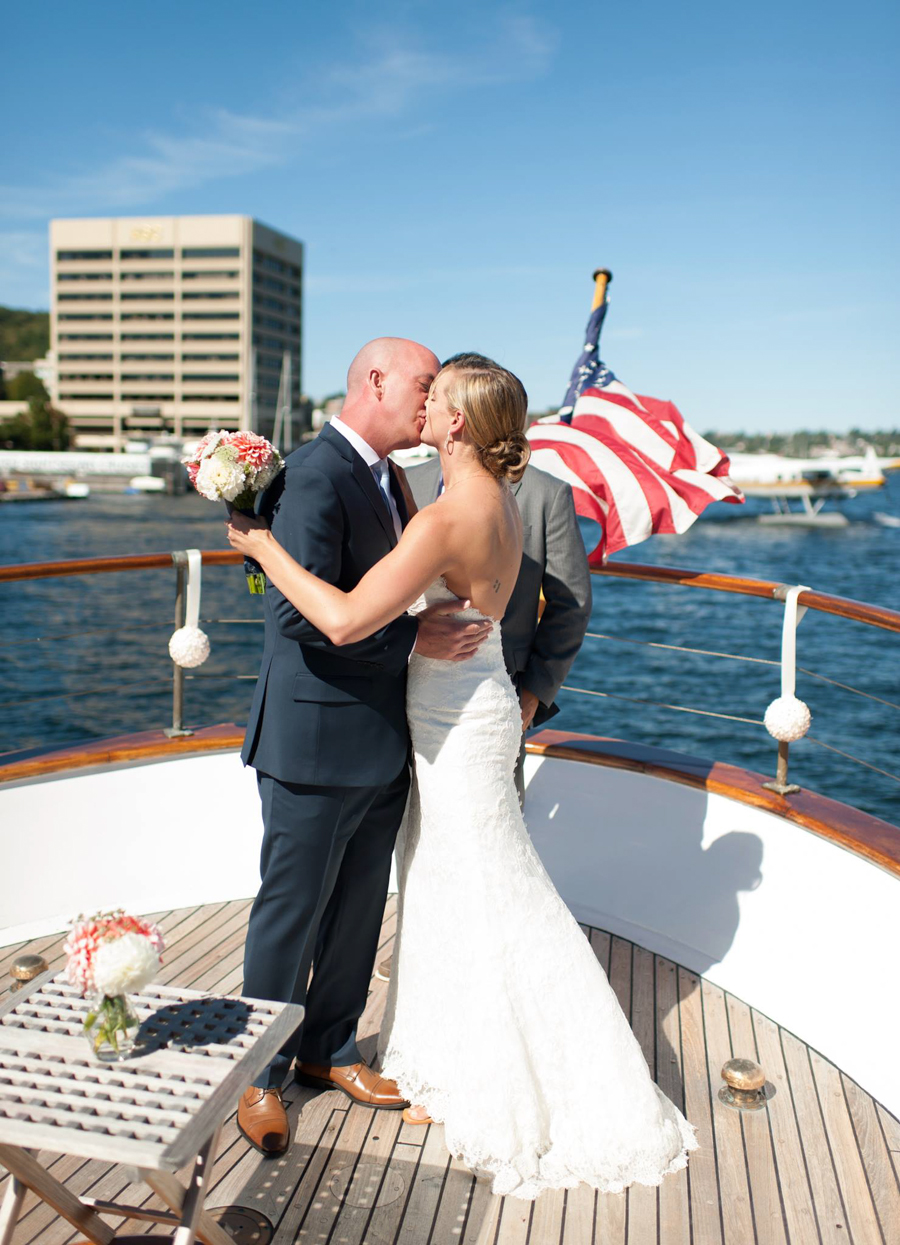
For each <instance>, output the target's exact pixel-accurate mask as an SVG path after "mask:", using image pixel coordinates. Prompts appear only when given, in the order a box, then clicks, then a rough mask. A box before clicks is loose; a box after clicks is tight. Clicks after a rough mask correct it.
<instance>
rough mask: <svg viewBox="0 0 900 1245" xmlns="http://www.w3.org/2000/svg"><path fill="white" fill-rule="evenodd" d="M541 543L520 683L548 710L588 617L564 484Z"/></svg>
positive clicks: (586, 585)
mask: <svg viewBox="0 0 900 1245" xmlns="http://www.w3.org/2000/svg"><path fill="white" fill-rule="evenodd" d="M545 542H546V543H545V565H544V578H543V584H542V588H543V593H544V600H545V601H546V605H545V607H544V612H543V614H542V615H541V619H540V622H539V623H538V627H537V631H536V632H535V636H534V644H533V645H532V649H531V656H530V657H529V660H528V665H527V666H526V668H525V670H524V671H523V672H522V675H521V680H520V682H521V686H522V687H525V688H527V689H528V691H530V692H533V693H534V695H535V696H537V698H538V700H539V701H540V702H541V704H542V705H544V706H546V707H547V708H549V707H550V706H551V705H552V704H553V702H554V700H555V699H556V696H557V694H558V692H559V689H560V687H561V685H562V684H563V683H564V682H565V678H566V675H567V674H568V673H569V669H570V667H571V665H572V662H573V661H574V660H575V658H576V656H577V655H578V651H579V649H580V648H581V645H582V642H583V640H584V633H585V631H587V625H588V620H589V619H590V616H591V602H592V597H591V573H590V571H589V569H588V564H587V557H586V555H585V552H584V541H583V540H582V539H581V531H580V529H579V527H578V520H577V518H576V516H575V503H574V500H573V498H572V490H571V488H570V487H569V486H568V485H565V486H564V487H562V488H561V489H559V491H558V492H557V494H556V496H555V498H554V499H553V503H552V505H551V507H550V510H549V514H548V516H547V520H546V531H545Z"/></svg>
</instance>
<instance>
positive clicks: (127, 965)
mask: <svg viewBox="0 0 900 1245" xmlns="http://www.w3.org/2000/svg"><path fill="white" fill-rule="evenodd" d="M158 972H159V956H158V955H157V953H156V952H155V951H154V950H153V947H152V946H151V945H150V942H149V940H148V939H146V938H144V937H143V936H142V935H141V934H121V935H120V936H119V937H118V938H113V939H111V940H110V941H109V942H103V943H101V944H100V946H99V947H98V948H97V952H96V954H95V956H94V985H95V987H96V989H97V990H98V991H99V993H100V994H105V995H108V996H109V997H110V998H112V997H114V996H115V995H117V994H127V993H128V992H129V991H132V990H143V988H144V987H145V986H149V984H150V982H151V981H152V980H153V978H154V977H155V976H156V974H157V973H158Z"/></svg>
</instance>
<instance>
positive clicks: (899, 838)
mask: <svg viewBox="0 0 900 1245" xmlns="http://www.w3.org/2000/svg"><path fill="white" fill-rule="evenodd" d="M243 742H244V728H243V727H242V726H236V725H235V724H234V723H233V722H223V723H219V724H218V725H216V726H208V727H204V728H201V729H198V730H196V731H195V733H194V734H193V735H188V736H183V737H181V738H176V739H171V738H169V736H167V735H166V734H165V732H164V731H160V730H157V731H143V732H142V733H140V734H137V735H120V736H117V737H114V738H111V739H95V740H90V741H89V742H85V743H80V744H71V745H68V746H66V747H62V748H53V747H50V748H36V749H32V750H29V751H26V752H8V753H5V754H3V755H0V790H2V788H3V786H4V785H5V784H6V783H17V782H25V781H34V780H35V779H40V778H49V777H51V776H52V775H56V776H59V775H63V774H74V773H77V772H78V771H80V770H81V771H83V770H87V769H92V770H102V769H104V768H105V767H107V766H114V765H134V764H147V763H149V762H152V761H169V760H172V759H173V758H176V757H183V758H184V757H191V756H197V755H200V754H204V753H213V752H237V751H239V749H240V748H241V746H242V744H243ZM526 750H527V751H528V752H530V753H532V754H533V755H537V756H544V757H555V758H556V759H558V760H562V761H580V762H583V763H586V764H590V765H602V766H606V767H607V768H611V769H624V770H631V771H634V772H638V773H643V774H647V775H649V776H650V777H653V778H661V779H664V780H666V781H668V782H674V783H678V784H682V785H685V786H689V787H697V788H699V789H701V790H706V791H709V792H713V793H716V794H719V795H724V796H727V797H728V798H729V799H732V800H736V801H738V802H739V803H742V804H749V805H750V806H751V807H753V808H759V809H762V810H763V811H765V812H768V813H774V814H775V816H776V817H780V818H781V819H783V820H784V821H790V822H793V823H794V824H795V825H798V826H802V827H803V828H804V829H805V830H810V831H812V832H813V833H814V834H817V835H819V836H820V837H821V838H824V839H829V840H830V841H831V842H832V843H834V844H836V845H837V846H838V847H843V848H846V849H847V850H848V851H851V852H854V853H855V854H856V855H857V856H862V857H863V858H864V859H865V860H869V861H871V862H872V863H873V864H876V865H879V866H880V867H881V868H882V869H887V870H888V872H889V873H891V874H893V875H894V877H896V878H898V879H900V828H898V827H897V826H892V825H891V824H890V823H889V822H886V821H882V820H881V819H880V818H878V817H873V816H871V815H870V814H868V813H863V812H861V811H860V810H859V809H856V808H851V807H850V806H849V805H846V804H841V803H839V802H838V801H836V800H832V799H829V798H828V797H827V796H824V795H817V794H816V793H815V792H812V791H800V792H798V793H797V794H796V795H791V796H789V797H785V796H782V795H776V794H775V793H774V792H772V791H769V790H767V789H766V788H765V787H764V786H763V783H764V782H765V775H764V774H757V773H754V772H753V771H752V770H745V769H741V768H740V767H738V766H735V765H726V764H723V763H722V762H720V761H704V760H703V759H701V758H699V757H695V756H688V755H686V754H683V753H679V752H673V751H671V750H669V749H663V748H652V747H649V746H647V745H645V744H634V743H629V742H626V741H625V740H621V739H609V738H604V737H602V736H596V735H579V734H573V733H571V732H568V731H557V730H552V729H549V728H544V730H541V731H537V732H536V733H535V734H533V735H531V736H530V737H529V739H528V742H527V744H526Z"/></svg>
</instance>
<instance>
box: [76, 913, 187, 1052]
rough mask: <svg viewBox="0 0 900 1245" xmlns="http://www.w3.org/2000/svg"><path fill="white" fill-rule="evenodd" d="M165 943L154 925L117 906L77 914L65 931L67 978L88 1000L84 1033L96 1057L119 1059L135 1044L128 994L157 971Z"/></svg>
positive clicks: (134, 1021) (133, 1014)
mask: <svg viewBox="0 0 900 1245" xmlns="http://www.w3.org/2000/svg"><path fill="white" fill-rule="evenodd" d="M164 945H165V944H164V942H163V936H162V933H161V932H160V930H159V927H158V926H157V925H154V924H153V922H152V921H142V920H141V919H140V917H135V916H129V915H128V914H127V913H125V912H123V911H122V910H121V909H118V910H117V911H115V912H98V913H96V914H95V915H94V916H92V917H79V918H78V920H77V921H76V922H75V924H74V925H73V926H72V928H71V930H70V931H69V936H68V938H67V939H66V942H65V945H64V946H63V950H64V951H65V953H66V957H67V959H66V976H67V977H68V979H69V982H70V983H71V984H72V985H73V986H75V987H76V988H77V989H79V990H80V991H81V994H82V996H83V997H84V998H87V997H89V996H90V998H91V1010H90V1011H89V1012H88V1014H87V1016H86V1018H85V1021H84V1034H85V1037H86V1038H87V1040H88V1042H89V1043H90V1045H91V1049H92V1050H93V1052H94V1054H95V1055H97V1057H98V1058H100V1059H104V1060H113V1059H122V1058H124V1056H125V1055H126V1054H127V1053H128V1051H129V1050H131V1048H132V1047H133V1045H134V1038H135V1034H136V1033H137V1030H138V1026H139V1023H140V1022H139V1020H138V1016H137V1013H136V1012H135V1010H134V1008H133V1006H132V1005H131V1003H130V1002H129V1000H128V997H127V995H128V992H129V991H134V990H143V989H144V987H145V986H148V985H149V984H150V982H151V981H152V980H153V978H154V977H155V976H156V974H157V973H158V972H159V966H160V962H161V961H160V956H161V954H162V951H163V948H164Z"/></svg>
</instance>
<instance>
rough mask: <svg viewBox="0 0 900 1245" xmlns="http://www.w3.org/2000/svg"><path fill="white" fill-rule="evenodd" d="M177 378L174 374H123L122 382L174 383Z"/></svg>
mask: <svg viewBox="0 0 900 1245" xmlns="http://www.w3.org/2000/svg"><path fill="white" fill-rule="evenodd" d="M174 379H175V376H174V374H173V373H172V372H123V373H122V380H123V381H131V380H140V381H145V380H168V381H173V380H174Z"/></svg>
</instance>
